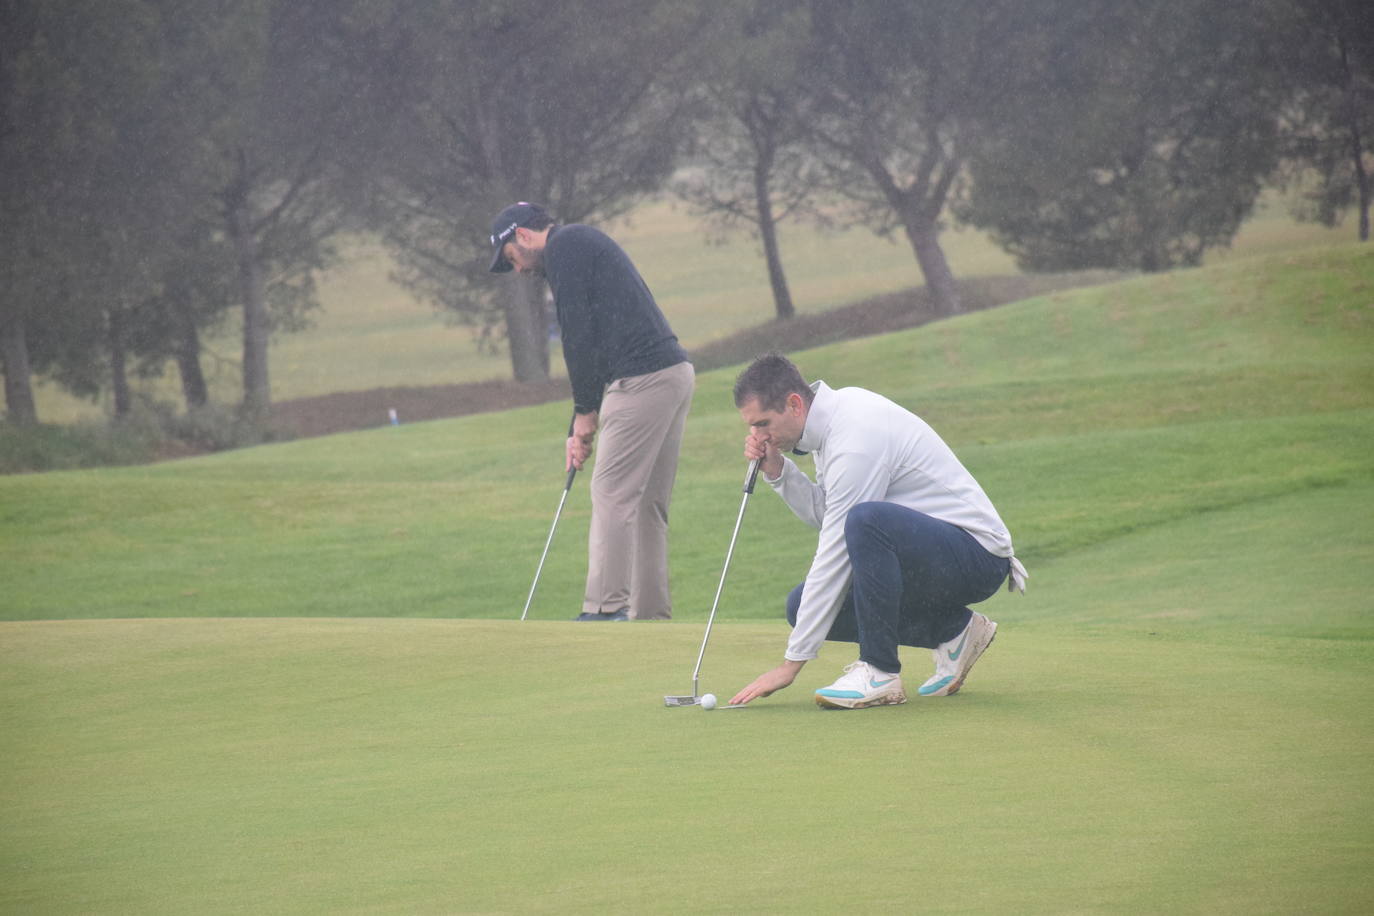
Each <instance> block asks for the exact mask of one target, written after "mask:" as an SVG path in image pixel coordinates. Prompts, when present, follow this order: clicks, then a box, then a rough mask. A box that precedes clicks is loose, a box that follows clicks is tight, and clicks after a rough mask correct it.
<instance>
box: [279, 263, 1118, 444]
mask: <svg viewBox="0 0 1374 916" xmlns="http://www.w3.org/2000/svg"><path fill="white" fill-rule="evenodd" d="M1119 279H1121V275H1120V274H1115V273H1109V272H1106V271H1089V272H1081V273H1071V274H1043V275H1028V276H1013V277H981V278H974V279H971V280H965V281H962V282H961V284H960V286H961V289H962V292H963V298H964V307H965V310H966V311H970V312H972V311H978V310H980V309H986V308H992V307H994V306H998V305H1005V304H1007V303H1009V302H1017V301H1020V300H1022V299H1027V298H1029V297H1031V296H1037V295H1041V294H1043V293H1048V292H1054V291H1056V290H1062V289H1071V288H1074V287H1080V286H1095V285H1098V284H1102V283H1110V282H1112V281H1114V280H1119ZM937 317H938V316H936V315H935V314H934V313H933V311H932V309H931V307H930V300H929V297H928V296H927V295H926V292H925V289H924V288H917V289H911V290H905V291H903V292H900V293H893V294H890V295H886V296H879V297H876V298H874V299H869V300H866V301H864V302H860V303H857V304H855V305H849V306H844V307H842V308H838V309H834V310H831V311H828V312H820V313H816V314H808V315H800V316H798V317H796V318H793V319H792V320H790V321H769V322H766V323H764V324H761V325H757V326H755V327H753V328H749V329H747V330H745V331H742V332H740V333H739V334H736V335H734V336H732V337H729V338H726V339H725V340H720V341H715V342H713V343H711V344H707V345H705V346H702V347H696V348H693V349H692V351H691V353H692V362H693V363H694V364H695V365H696V368H697V371H698V372H705V371H707V370H710V369H718V368H720V367H722V366H733V365H739V364H742V363H744V362H747V361H748V360H750V359H752V358H753V357H754V356H756V355H758V354H760V353H764V352H767V351H769V350H780V351H782V352H784V353H792V352H796V351H798V350H804V349H807V348H809V347H817V346H820V345H822V344H827V343H833V342H835V341H838V340H847V339H849V338H854V337H867V336H870V335H873V334H886V333H888V332H890V331H897V330H901V329H903V328H910V327H916V326H917V325H922V324H927V323H929V322H931V321H934V320H936V318H937ZM567 398H568V382H567V380H566V379H563V378H555V379H550V380H548V381H546V382H537V383H521V382H514V381H501V380H493V381H486V382H472V383H468V384H464V385H435V386H431V387H402V388H374V389H371V390H369V391H342V392H337V393H335V394H326V395H321V396H319V397H313V398H300V399H298V400H294V401H280V402H278V403H277V404H275V405H273V408H272V416H273V423H274V425H275V426H277V427H278V428H279V429H280V430H281V431H282V432H283V433H284V434H286V435H289V436H297V437H304V436H323V435H328V434H329V433H337V432H343V431H345V430H354V429H369V428H372V427H377V426H385V425H386V424H387V423H389V422H390V414H389V411H391V410H395V411H396V415H397V418H398V419H399V420H400V422H402V423H414V422H417V421H420V420H437V419H441V418H445V417H460V416H466V415H468V414H474V413H487V412H490V411H498V410H509V409H511V408H513V407H526V406H529V405H531V404H544V403H547V402H549V401H559V400H565V399H567Z"/></svg>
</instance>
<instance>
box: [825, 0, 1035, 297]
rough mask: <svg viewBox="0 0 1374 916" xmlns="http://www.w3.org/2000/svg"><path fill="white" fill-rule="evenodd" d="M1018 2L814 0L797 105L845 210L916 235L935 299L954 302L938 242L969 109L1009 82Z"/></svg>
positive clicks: (964, 152) (970, 126) (967, 138)
mask: <svg viewBox="0 0 1374 916" xmlns="http://www.w3.org/2000/svg"><path fill="white" fill-rule="evenodd" d="M1021 8H1022V4H1019V3H1015V2H987V3H977V4H968V3H943V2H939V0H921V2H897V0H889V2H868V0H813V3H812V5H811V21H812V23H813V44H812V46H811V47H810V48H809V49H808V52H807V58H808V60H807V64H808V65H807V68H806V70H805V71H804V73H803V77H804V79H805V88H806V99H805V102H804V105H803V115H804V117H805V118H806V119H807V121H808V123H809V126H810V137H811V141H812V144H813V148H814V149H815V150H817V152H818V153H819V154H820V155H821V156H822V157H823V158H824V161H825V163H826V165H827V167H828V169H829V171H830V173H831V184H832V186H834V187H836V188H838V189H840V193H842V194H843V195H844V196H845V197H846V198H848V200H849V202H850V204H851V213H850V221H851V222H853V223H856V224H862V225H865V226H868V227H870V228H872V229H873V230H874V231H876V232H877V233H879V234H881V235H886V234H888V233H890V232H892V231H893V230H895V229H897V228H899V227H900V228H901V229H902V231H903V232H904V233H905V235H906V238H907V241H908V242H909V243H910V244H911V247H912V251H913V253H914V254H915V256H916V261H917V263H918V264H919V266H920V269H921V273H922V275H923V276H924V277H925V282H926V287H927V289H928V290H929V291H930V293H931V297H932V300H933V301H934V303H935V306H936V308H937V310H938V311H939V312H941V313H943V314H953V313H955V312H958V311H959V310H960V308H961V305H960V301H959V292H958V289H957V287H956V286H955V283H954V274H953V272H952V271H951V269H950V266H949V262H948V260H947V259H946V257H945V253H944V250H943V248H942V247H941V245H940V240H939V239H940V232H941V230H942V229H943V225H944V224H943V216H944V213H945V210H946V207H947V205H948V204H949V203H950V201H951V199H952V197H953V195H954V194H955V193H956V191H957V189H958V187H959V184H960V182H961V180H962V178H963V174H964V168H965V162H966V160H967V157H968V155H969V151H970V148H971V145H972V142H973V140H974V136H975V133H974V131H975V127H976V123H977V122H976V117H977V115H979V114H980V113H981V112H983V111H985V110H987V108H988V107H989V106H990V105H992V104H994V103H995V101H996V99H998V98H999V96H1000V94H1001V93H1002V92H1003V91H1004V89H1005V85H1006V82H1007V73H1006V70H1005V65H1004V60H1005V58H1006V56H1007V51H1006V49H1007V48H1008V46H1010V45H1011V44H1013V43H1014V42H1015V41H1017V40H1018V39H1019V35H1020V33H1021V30H1022V28H1023V20H1024V18H1025V15H1024V13H1022V12H1021Z"/></svg>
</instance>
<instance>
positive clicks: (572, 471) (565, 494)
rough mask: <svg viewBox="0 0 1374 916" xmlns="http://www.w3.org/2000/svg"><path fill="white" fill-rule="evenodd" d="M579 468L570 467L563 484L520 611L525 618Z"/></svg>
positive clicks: (521, 616)
mask: <svg viewBox="0 0 1374 916" xmlns="http://www.w3.org/2000/svg"><path fill="white" fill-rule="evenodd" d="M576 475H577V468H568V482H567V483H566V484H564V485H563V497H562V498H561V499H560V500H558V511H557V512H555V513H554V514H553V526H552V527H550V528H549V539H548V540H547V541H545V542H544V552H543V553H542V554H540V556H539V567H538V568H537V569H535V571H534V582H533V583H531V585H530V596H529V597H528V598H526V599H525V609H524V610H523V611H521V612H520V619H521V620H524V619H525V616H526V615H527V614H529V612H530V602H531V601H533V600H534V590H535V589H536V588H538V587H539V574H540V573H542V572H543V571H544V559H545V558H546V557H548V555H549V545H550V544H552V543H553V533H554V532H555V531H557V530H558V517H559V516H560V515H562V514H563V504H564V503H565V502H567V501H568V491H569V490H571V489H572V482H573V477H575V476H576Z"/></svg>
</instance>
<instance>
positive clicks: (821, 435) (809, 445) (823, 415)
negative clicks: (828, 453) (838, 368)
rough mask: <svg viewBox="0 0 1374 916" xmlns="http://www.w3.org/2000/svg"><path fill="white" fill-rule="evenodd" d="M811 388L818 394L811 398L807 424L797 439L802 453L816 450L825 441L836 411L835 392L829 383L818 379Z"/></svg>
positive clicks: (798, 448) (798, 447)
mask: <svg viewBox="0 0 1374 916" xmlns="http://www.w3.org/2000/svg"><path fill="white" fill-rule="evenodd" d="M811 390H812V391H814V392H815V393H816V396H815V397H814V398H812V399H811V407H810V408H809V409H808V410H807V412H806V426H805V427H803V428H802V435H801V438H800V439H798V440H797V451H799V452H802V453H806V452H814V451H815V450H816V449H818V448H820V447H821V445H823V444H824V443H825V435H826V433H828V432H829V431H830V420H831V418H832V417H833V416H834V413H835V392H834V390H832V389H831V387H830V386H829V385H827V384H826V383H825V382H822V381H816V382H813V383H812V385H811Z"/></svg>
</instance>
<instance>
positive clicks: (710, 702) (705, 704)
mask: <svg viewBox="0 0 1374 916" xmlns="http://www.w3.org/2000/svg"><path fill="white" fill-rule="evenodd" d="M701 708H702V709H715V708H716V695H715V694H714V693H708V694H705V695H704V696H703V697H702V698H701Z"/></svg>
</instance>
